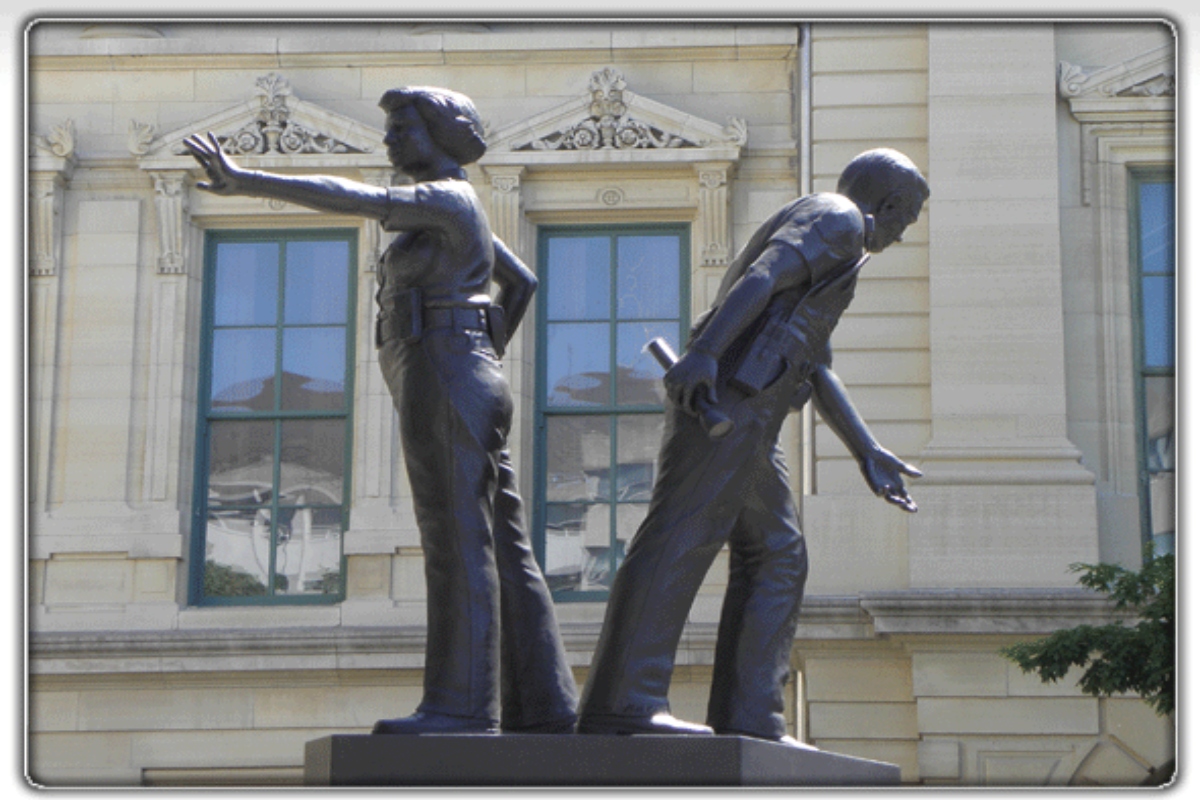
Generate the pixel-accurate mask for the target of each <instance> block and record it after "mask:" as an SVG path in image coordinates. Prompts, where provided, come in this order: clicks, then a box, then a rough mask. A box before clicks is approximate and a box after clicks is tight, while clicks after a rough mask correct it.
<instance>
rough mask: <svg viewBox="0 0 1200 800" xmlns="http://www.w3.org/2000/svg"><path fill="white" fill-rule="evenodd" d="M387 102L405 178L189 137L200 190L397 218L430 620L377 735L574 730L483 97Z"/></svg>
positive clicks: (401, 373) (411, 441)
mask: <svg viewBox="0 0 1200 800" xmlns="http://www.w3.org/2000/svg"><path fill="white" fill-rule="evenodd" d="M380 106H381V107H382V108H383V110H384V111H385V112H386V113H387V134H386V136H385V137H384V140H383V141H384V144H385V145H386V146H387V152H388V158H389V159H390V160H391V162H392V164H393V165H394V166H395V167H396V168H397V169H398V170H399V171H400V172H403V173H405V174H406V175H408V176H409V177H411V178H412V179H413V181H414V183H413V184H411V185H405V186H392V187H388V188H383V187H378V186H371V185H368V184H363V183H357V182H354V181H347V180H343V179H341V178H338V177H332V176H282V175H274V174H269V173H264V172H256V171H251V170H246V169H243V168H241V167H238V166H237V165H236V164H234V163H233V162H232V160H230V159H229V158H228V157H227V156H226V155H225V154H224V153H223V152H222V150H221V146H220V143H219V141H218V140H217V138H216V137H215V136H212V135H211V134H210V135H209V137H208V138H207V139H205V138H202V137H200V136H192V137H189V138H188V139H187V141H186V144H187V147H188V148H189V150H190V151H191V153H192V155H193V156H195V158H196V159H197V160H198V161H199V162H200V164H201V165H202V166H203V167H204V169H205V171H206V172H207V174H208V177H209V180H208V182H207V183H201V184H198V185H199V186H200V187H201V188H203V189H208V190H210V191H213V192H216V193H218V194H225V195H237V194H243V195H254V196H260V197H270V198H278V199H282V200H287V201H291V202H293V203H299V204H301V205H304V206H308V207H310V208H315V209H318V210H324V211H332V212H335V213H347V214H356V215H359V216H364V217H368V218H370V219H375V220H378V221H379V222H380V223H381V224H382V226H383V228H384V230H387V231H395V232H398V233H399V236H398V237H397V238H396V239H395V241H393V242H392V244H391V245H390V246H389V247H388V249H387V251H386V252H385V253H384V256H383V259H382V261H381V263H380V267H379V272H378V275H379V281H380V286H379V291H378V293H377V298H378V301H379V317H378V320H377V323H376V346H377V347H378V348H379V364H380V367H381V368H382V370H383V375H384V378H385V380H386V381H387V385H388V389H389V390H390V391H391V394H392V398H393V401H394V402H395V405H396V410H397V411H398V412H399V417H400V436H401V440H402V444H403V447H404V458H405V463H406V465H407V467H408V477H409V481H410V483H411V485H412V492H413V506H414V510H415V512H416V517H417V525H418V527H419V529H420V533H421V546H422V549H423V551H424V554H425V578H426V587H427V590H428V598H427V606H428V621H429V631H428V640H427V644H426V658H425V687H424V697H423V699H422V701H421V704H420V706H419V707H418V709H417V711H416V713H415V714H413V715H411V716H408V717H403V718H399V719H384V720H380V721H379V722H378V723H376V725H375V733H383V734H419V733H431V732H440V733H451V732H495V731H496V730H497V726H499V728H501V729H503V730H504V731H512V732H553V733H566V732H570V731H572V730H573V728H574V722H575V704H576V687H575V682H574V679H573V677H572V675H571V671H570V668H569V667H568V666H567V661H566V653H565V650H564V648H563V645H562V641H561V639H560V637H559V633H558V627H557V623H556V620H555V614H554V606H553V602H552V601H551V598H550V593H549V591H548V590H547V587H546V583H545V580H544V578H543V577H542V573H541V570H540V569H539V568H538V565H537V562H536V561H535V560H534V556H533V552H532V550H531V548H530V543H529V537H528V535H527V534H526V532H525V529H524V522H523V518H522V517H523V514H522V510H521V499H520V496H519V495H518V493H517V487H516V480H515V476H514V474H513V469H512V464H511V461H510V459H509V454H508V450H507V444H506V440H507V437H508V432H509V426H510V423H511V421H512V412H513V404H512V396H511V394H510V391H509V387H508V382H507V381H506V379H505V377H504V374H503V372H502V371H501V367H500V361H499V354H502V353H503V348H504V346H505V344H506V343H507V342H508V341H509V339H510V338H511V337H512V335H513V332H514V331H515V330H516V329H517V326H518V325H519V324H520V322H521V318H522V316H523V315H524V313H525V310H526V308H527V306H528V304H529V301H530V299H531V297H532V295H533V292H534V290H535V288H536V286H537V281H536V279H535V278H534V275H533V273H532V272H531V271H530V270H529V268H528V267H526V266H525V265H524V264H522V263H521V261H520V260H519V259H518V258H517V257H516V256H515V255H513V254H512V253H511V252H510V251H509V250H508V248H506V247H505V246H504V244H503V243H502V242H500V240H499V239H497V238H495V237H494V236H493V234H492V232H491V228H490V227H489V226H488V221H487V217H486V215H485V214H484V210H483V206H482V204H481V203H480V200H479V198H478V197H477V196H476V194H475V191H474V190H473V189H472V187H471V184H470V183H468V181H467V176H466V172H465V171H464V169H463V167H464V165H466V164H469V163H471V162H473V161H475V160H477V159H478V158H480V157H481V156H482V155H483V154H484V152H485V150H486V148H487V145H486V143H485V141H484V137H483V125H482V123H481V122H480V119H479V116H478V114H477V113H476V111H475V108H474V105H473V104H472V103H471V101H470V100H469V99H468V98H466V97H464V96H463V95H460V94H458V93H456V92H451V91H448V90H445V89H434V88H411V87H410V88H402V89H395V90H392V91H389V92H387V93H386V94H384V96H383V98H382V99H381V101H380ZM493 281H495V282H496V283H497V284H498V285H499V287H500V291H499V293H498V295H497V297H496V300H495V302H494V303H493V301H492V298H491V297H490V295H489V294H488V290H489V289H490V287H491V283H492V282H493Z"/></svg>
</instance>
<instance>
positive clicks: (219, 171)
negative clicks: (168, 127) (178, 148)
mask: <svg viewBox="0 0 1200 800" xmlns="http://www.w3.org/2000/svg"><path fill="white" fill-rule="evenodd" d="M183 144H184V146H185V147H187V149H188V151H189V152H191V154H192V157H193V158H195V159H196V160H197V161H198V162H200V166H202V167H204V172H205V173H206V174H207V175H208V181H207V182H205V181H201V182H199V183H197V184H196V186H197V187H199V188H201V189H206V190H208V191H210V192H213V193H215V194H223V195H232V194H238V193H239V190H240V183H241V176H242V174H243V173H244V172H245V170H243V169H242V168H241V167H239V166H237V165H236V164H234V163H233V160H232V159H230V158H229V156H227V155H225V152H224V151H223V150H221V143H220V142H218V141H217V137H216V136H214V135H213V134H212V133H209V134H208V138H207V139H205V138H204V137H202V136H195V135H193V136H189V137H187V138H186V139H184V140H183Z"/></svg>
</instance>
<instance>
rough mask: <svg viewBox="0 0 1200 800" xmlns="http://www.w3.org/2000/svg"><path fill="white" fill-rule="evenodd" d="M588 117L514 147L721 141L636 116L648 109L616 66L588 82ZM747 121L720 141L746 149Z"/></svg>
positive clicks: (735, 123)
mask: <svg viewBox="0 0 1200 800" xmlns="http://www.w3.org/2000/svg"><path fill="white" fill-rule="evenodd" d="M588 96H589V99H590V102H589V103H588V106H587V116H586V117H585V118H584V119H582V120H578V121H576V122H573V123H571V124H568V125H566V126H564V127H560V128H558V129H557V130H554V131H552V132H550V133H548V134H545V135H542V136H540V137H538V138H535V139H533V140H532V141H525V142H513V143H512V149H514V150H518V151H521V150H540V151H547V150H647V149H669V148H696V147H706V146H709V145H711V144H714V143H716V142H714V141H711V140H704V139H701V138H699V137H696V136H689V135H687V134H683V133H678V132H675V133H671V132H668V131H666V130H664V129H663V128H662V127H660V126H659V125H657V124H655V123H654V122H653V121H650V120H646V119H643V118H641V117H639V116H638V115H637V113H636V106H638V105H643V106H644V105H647V104H646V103H645V102H640V103H639V100H640V98H638V97H637V95H634V94H633V93H632V92H630V91H629V90H628V88H627V85H626V82H625V78H624V76H623V75H622V74H621V73H620V72H619V71H617V70H616V69H614V68H613V67H605V68H604V69H602V70H599V71H597V72H595V73H593V74H592V77H591V80H590V81H589V83H588ZM747 136H748V133H747V126H746V122H745V120H742V119H738V118H733V117H731V118H730V119H729V121H728V125H727V126H726V128H725V129H724V130H723V131H722V132H721V134H720V135H719V136H718V137H716V138H718V139H721V140H722V141H721V143H727V144H733V145H736V146H738V147H741V146H742V145H744V144H745V143H746V140H747Z"/></svg>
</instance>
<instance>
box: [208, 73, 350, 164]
mask: <svg viewBox="0 0 1200 800" xmlns="http://www.w3.org/2000/svg"><path fill="white" fill-rule="evenodd" d="M254 85H255V87H256V88H257V93H258V95H259V102H260V104H261V106H260V108H259V111H258V115H257V116H256V118H255V119H254V120H252V121H251V122H249V123H248V124H246V125H244V126H242V127H241V128H239V129H237V130H236V131H234V132H233V133H229V134H224V135H221V134H218V135H217V139H218V140H219V141H220V142H221V147H222V149H223V150H225V152H227V153H229V154H231V155H248V154H262V153H282V154H284V155H296V154H300V153H363V152H368V150H365V149H362V148H360V147H354V146H353V145H350V144H348V143H347V142H344V141H341V140H339V139H337V138H336V137H335V136H333V135H332V134H329V133H322V132H320V131H317V130H313V129H312V128H310V127H308V126H306V125H304V124H303V123H301V122H299V121H296V120H293V119H292V108H291V104H290V103H291V97H292V87H291V86H290V85H289V84H288V82H287V80H285V79H284V78H283V77H281V76H279V75H277V74H275V73H271V74H269V75H264V76H262V77H261V78H259V79H258V80H257V81H255V83H254Z"/></svg>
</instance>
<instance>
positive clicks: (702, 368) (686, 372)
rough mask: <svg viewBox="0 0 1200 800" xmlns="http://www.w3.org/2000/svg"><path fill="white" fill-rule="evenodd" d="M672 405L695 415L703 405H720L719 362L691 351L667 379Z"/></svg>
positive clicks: (676, 364) (674, 367) (703, 354)
mask: <svg viewBox="0 0 1200 800" xmlns="http://www.w3.org/2000/svg"><path fill="white" fill-rule="evenodd" d="M663 383H664V384H665V385H666V387H667V396H668V397H669V398H671V402H672V403H674V404H675V405H677V406H679V407H680V408H682V409H684V410H685V411H687V412H689V413H691V414H699V413H700V404H701V403H708V404H709V405H710V406H713V405H716V403H717V389H716V385H717V360H716V359H715V358H713V357H712V356H711V355H709V354H708V353H704V352H701V351H698V350H689V351H688V352H686V353H684V354H683V356H682V357H681V358H680V359H679V361H677V362H676V363H675V366H673V367H671V368H670V369H669V370H667V374H666V375H664V376H663Z"/></svg>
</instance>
